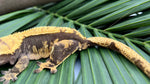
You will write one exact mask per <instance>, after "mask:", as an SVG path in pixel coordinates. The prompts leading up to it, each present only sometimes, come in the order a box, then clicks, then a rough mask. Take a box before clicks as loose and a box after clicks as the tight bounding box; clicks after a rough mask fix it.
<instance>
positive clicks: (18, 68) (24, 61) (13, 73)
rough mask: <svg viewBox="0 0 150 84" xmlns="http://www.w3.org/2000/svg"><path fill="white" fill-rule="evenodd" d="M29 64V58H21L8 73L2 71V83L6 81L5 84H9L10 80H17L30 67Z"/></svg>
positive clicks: (0, 79)
mask: <svg viewBox="0 0 150 84" xmlns="http://www.w3.org/2000/svg"><path fill="white" fill-rule="evenodd" d="M28 64H29V58H28V56H26V55H24V56H21V57H20V58H19V60H18V62H17V63H16V65H15V66H14V67H13V68H12V69H9V70H8V71H2V74H4V76H3V77H0V81H4V82H3V84H9V81H10V80H12V81H15V80H17V75H18V74H20V73H21V72H22V71H23V70H24V69H25V68H26V67H27V66H28Z"/></svg>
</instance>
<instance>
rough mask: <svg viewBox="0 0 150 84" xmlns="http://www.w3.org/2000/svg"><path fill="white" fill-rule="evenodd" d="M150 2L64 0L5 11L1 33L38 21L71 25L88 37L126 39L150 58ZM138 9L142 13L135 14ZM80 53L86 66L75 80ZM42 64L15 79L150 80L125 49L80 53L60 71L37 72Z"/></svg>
mask: <svg viewBox="0 0 150 84" xmlns="http://www.w3.org/2000/svg"><path fill="white" fill-rule="evenodd" d="M149 4H150V0H63V1H62V2H60V3H50V4H47V5H44V6H38V7H32V8H30V9H25V10H20V11H16V12H12V13H9V14H6V15H2V16H0V37H2V36H6V35H9V34H11V33H13V32H18V31H23V30H26V29H29V28H32V27H38V26H58V27H71V28H75V29H78V30H79V31H80V32H81V33H82V34H83V35H84V36H86V37H93V36H100V37H108V38H112V39H115V40H118V41H121V42H123V43H125V44H127V45H128V46H130V47H131V48H132V49H134V50H135V51H136V52H137V53H139V54H140V55H141V56H143V57H144V58H145V59H146V60H147V61H149V62H150V37H149V35H150V11H149V9H150V5H149ZM141 11H142V12H143V13H142V14H138V13H139V12H141ZM133 13H136V14H137V16H133V17H131V16H130V15H131V14H133ZM77 58H79V59H80V62H81V70H80V73H79V75H78V78H77V80H75V77H74V65H75V61H76V59H77ZM10 67H12V66H5V67H4V66H3V67H0V70H4V69H5V70H7V69H8V68H10ZM37 68H38V66H37V65H36V61H31V62H30V64H29V66H28V68H27V69H26V70H25V71H23V72H22V73H21V74H20V75H19V76H18V80H17V81H16V82H11V84H150V79H149V78H148V77H147V76H146V75H145V74H144V73H143V72H142V71H140V70H139V69H138V68H137V67H136V66H135V65H133V64H132V63H131V62H129V61H128V60H127V59H126V58H124V57H123V56H122V55H121V54H119V53H116V52H114V51H112V50H109V49H106V48H102V47H98V48H94V47H91V48H88V49H87V50H83V51H81V52H76V53H75V54H73V55H71V56H70V57H69V58H68V59H67V60H65V61H64V62H63V63H62V64H61V65H60V66H59V67H58V72H57V73H56V74H50V72H49V70H43V71H42V72H41V73H39V74H34V73H33V71H34V70H35V69H37ZM0 76H1V75H0Z"/></svg>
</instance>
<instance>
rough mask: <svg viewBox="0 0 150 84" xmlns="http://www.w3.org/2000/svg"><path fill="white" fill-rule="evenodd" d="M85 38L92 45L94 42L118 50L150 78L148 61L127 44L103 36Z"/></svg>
mask: <svg viewBox="0 0 150 84" xmlns="http://www.w3.org/2000/svg"><path fill="white" fill-rule="evenodd" d="M87 40H88V41H90V42H91V44H92V45H93V44H95V45H98V46H102V47H106V48H110V49H112V50H115V51H117V52H120V53H121V54H122V55H123V56H125V57H126V58H127V59H128V60H129V61H130V62H132V63H133V64H135V65H136V66H137V67H139V68H140V69H141V70H142V71H143V72H144V73H145V74H146V75H147V76H148V77H149V78H150V63H149V62H148V61H146V60H145V59H144V58H143V57H142V56H140V55H139V54H138V53H136V52H135V51H134V50H133V49H131V48H130V47H128V46H127V45H125V44H123V43H121V42H119V41H116V40H113V39H110V38H105V37H91V38H87Z"/></svg>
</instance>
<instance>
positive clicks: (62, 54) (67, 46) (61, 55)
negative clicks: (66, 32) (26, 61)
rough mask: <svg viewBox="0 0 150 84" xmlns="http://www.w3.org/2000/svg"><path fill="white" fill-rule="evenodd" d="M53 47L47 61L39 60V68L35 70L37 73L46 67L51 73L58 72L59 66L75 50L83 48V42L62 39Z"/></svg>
mask: <svg viewBox="0 0 150 84" xmlns="http://www.w3.org/2000/svg"><path fill="white" fill-rule="evenodd" d="M53 48H54V50H53V51H52V54H51V55H50V58H49V59H48V60H47V61H46V62H45V63H41V62H38V65H39V68H38V69H36V70H35V73H39V72H41V71H42V70H43V69H44V68H48V69H50V72H51V73H56V72H57V69H56V68H57V66H58V65H60V64H61V63H62V62H63V61H64V60H65V59H66V58H68V57H69V56H70V55H71V54H73V53H74V52H75V51H77V50H78V49H81V44H80V42H78V41H76V40H62V41H59V42H57V43H55V44H54V45H53Z"/></svg>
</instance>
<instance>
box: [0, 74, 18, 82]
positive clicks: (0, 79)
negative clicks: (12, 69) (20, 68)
mask: <svg viewBox="0 0 150 84" xmlns="http://www.w3.org/2000/svg"><path fill="white" fill-rule="evenodd" d="M10 80H12V81H16V80H17V76H16V74H15V73H8V72H7V73H5V75H4V76H2V77H0V82H3V81H4V82H3V84H9V81H10Z"/></svg>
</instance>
